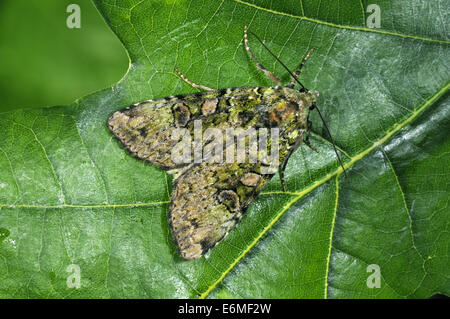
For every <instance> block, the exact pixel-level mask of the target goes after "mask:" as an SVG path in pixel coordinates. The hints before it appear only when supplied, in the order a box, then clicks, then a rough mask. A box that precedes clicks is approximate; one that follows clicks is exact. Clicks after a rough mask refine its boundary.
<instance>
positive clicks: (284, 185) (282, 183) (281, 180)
mask: <svg viewBox="0 0 450 319" xmlns="http://www.w3.org/2000/svg"><path fill="white" fill-rule="evenodd" d="M299 145H300V144H299ZM296 149H297V147H296V146H295V145H294V146H293V147H292V148H291V149H290V150H289V153H288V154H287V155H286V160H285V161H283V164H281V167H280V169H279V170H278V173H279V175H280V182H281V187H283V192H287V188H286V181H285V180H284V171H285V170H286V165H287V162H288V161H287V159H289V157H291V154H292V153H293V152H294V150H296Z"/></svg>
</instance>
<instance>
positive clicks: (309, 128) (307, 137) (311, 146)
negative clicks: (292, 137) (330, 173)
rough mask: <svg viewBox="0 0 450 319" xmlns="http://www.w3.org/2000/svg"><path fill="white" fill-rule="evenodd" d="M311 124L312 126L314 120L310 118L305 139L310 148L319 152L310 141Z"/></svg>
mask: <svg viewBox="0 0 450 319" xmlns="http://www.w3.org/2000/svg"><path fill="white" fill-rule="evenodd" d="M311 126H312V122H311V121H310V120H308V131H307V134H306V137H305V140H304V141H303V142H304V143H305V144H306V146H308V147H309V148H310V149H312V150H313V151H315V152H317V153H319V150H318V149H317V148H316V147H314V146H313V145H312V144H311V143H310V142H309V132H311Z"/></svg>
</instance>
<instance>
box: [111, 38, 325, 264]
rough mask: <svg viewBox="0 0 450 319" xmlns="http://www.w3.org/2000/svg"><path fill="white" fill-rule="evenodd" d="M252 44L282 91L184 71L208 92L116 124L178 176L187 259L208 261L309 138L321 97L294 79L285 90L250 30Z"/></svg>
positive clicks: (177, 203) (124, 114) (176, 198)
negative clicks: (209, 81)
mask: <svg viewBox="0 0 450 319" xmlns="http://www.w3.org/2000/svg"><path fill="white" fill-rule="evenodd" d="M244 39H245V47H246V50H247V52H248V54H249V55H250V57H251V58H252V59H253V60H254V61H255V63H256V65H257V67H258V68H259V69H260V70H262V71H263V72H264V73H266V75H267V76H268V77H269V78H270V79H272V80H274V81H275V82H277V84H278V85H277V86H274V87H237V88H229V89H224V90H213V89H210V88H207V87H205V86H201V85H197V84H194V83H192V82H190V81H189V80H188V79H186V78H185V77H184V76H183V75H181V74H180V76H181V77H182V79H183V80H185V81H186V82H187V83H189V84H191V85H192V86H194V87H196V88H201V89H206V92H201V93H194V94H188V95H182V96H176V97H174V96H171V97H167V98H161V99H155V100H148V101H144V102H141V103H137V104H134V105H132V106H130V107H128V108H126V109H123V110H120V111H117V112H115V113H114V114H113V115H112V116H111V117H110V118H109V120H108V127H109V129H110V131H111V132H112V133H113V134H114V136H115V137H116V138H117V139H118V140H119V141H120V142H121V144H122V145H123V147H124V148H125V149H127V150H128V151H129V152H130V153H131V154H132V155H134V156H135V157H137V158H138V159H140V160H143V161H146V162H149V163H151V164H154V165H156V166H158V167H159V168H161V169H163V170H165V171H168V172H169V173H173V174H175V178H174V186H173V192H172V198H171V203H170V207H169V224H170V227H171V232H172V235H173V238H174V241H175V243H176V245H177V247H178V249H179V251H180V254H181V256H182V257H183V258H185V259H195V258H199V257H201V256H202V255H203V254H204V253H205V252H207V251H208V250H209V249H210V248H212V247H214V246H215V245H216V244H217V243H218V242H219V241H220V240H222V239H223V238H224V237H225V236H226V235H227V234H228V232H229V231H230V230H231V229H232V228H233V227H234V226H235V225H236V223H237V222H238V221H239V219H240V218H241V217H242V215H243V214H244V212H245V211H246V209H247V208H248V206H249V205H250V204H251V202H252V201H253V200H254V199H255V197H256V196H257V195H258V193H259V192H260V191H261V190H262V189H263V187H264V186H265V185H266V184H267V182H268V181H269V180H270V179H271V178H272V176H273V175H274V174H275V173H276V171H277V170H278V168H279V167H281V173H282V171H283V170H284V167H285V164H286V162H287V160H288V158H289V156H290V155H291V154H292V152H293V151H294V150H295V149H296V148H297V147H298V146H299V145H300V144H301V143H302V141H307V137H308V133H309V128H310V125H309V124H310V122H309V120H308V117H309V111H310V108H311V109H312V108H313V106H314V102H315V100H316V99H317V97H318V92H316V91H307V90H306V89H304V88H303V89H301V90H297V89H295V88H294V84H295V82H294V79H293V81H292V83H291V84H289V85H286V86H283V85H282V84H281V82H280V81H279V80H278V78H277V77H276V76H275V75H273V74H272V73H270V72H269V71H267V70H266V69H265V68H264V67H263V66H262V65H261V64H260V63H258V62H257V61H256V59H255V58H254V56H253V54H252V52H251V51H250V48H249V46H248V41H247V33H246V32H245V38H244ZM305 60H306V58H305V59H304V60H303V62H302V63H301V65H300V67H301V66H302V65H303V63H304V61H305ZM177 72H178V71H177ZM296 73H297V74H298V72H296ZM295 80H296V79H295ZM269 136H270V137H269ZM280 165H281V166H280ZM280 175H282V174H280ZM282 183H283V185H284V180H282Z"/></svg>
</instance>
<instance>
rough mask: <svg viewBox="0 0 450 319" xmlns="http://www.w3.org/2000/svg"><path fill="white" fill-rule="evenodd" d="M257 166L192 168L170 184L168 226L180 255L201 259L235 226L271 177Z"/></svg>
mask: <svg viewBox="0 0 450 319" xmlns="http://www.w3.org/2000/svg"><path fill="white" fill-rule="evenodd" d="M259 166H260V165H259V164H250V163H232V164H228V163H222V164H208V163H201V164H192V166H190V167H187V168H186V169H185V170H184V171H183V172H182V173H181V174H180V175H179V176H178V177H177V178H176V179H175V181H174V187H173V193H172V201H171V205H170V210H169V222H170V226H171V229H172V235H173V237H174V240H175V243H176V245H177V247H178V249H179V251H180V254H181V256H182V257H183V258H185V259H195V258H199V257H201V256H202V255H203V254H204V253H205V252H207V251H208V250H209V249H211V248H212V247H214V246H215V245H216V244H217V243H218V242H219V241H221V240H222V239H223V238H224V237H225V236H226V235H227V234H228V232H229V231H230V230H231V229H232V228H233V227H234V226H235V225H236V223H237V222H238V221H239V219H240V218H241V217H242V214H243V213H244V212H245V210H246V209H247V207H248V206H249V205H250V203H251V202H252V201H253V199H254V198H255V197H256V196H257V194H258V193H259V192H260V191H261V189H262V188H263V187H264V186H265V185H266V184H267V182H268V181H269V180H270V179H271V178H272V176H273V175H264V174H260V173H258V171H259Z"/></svg>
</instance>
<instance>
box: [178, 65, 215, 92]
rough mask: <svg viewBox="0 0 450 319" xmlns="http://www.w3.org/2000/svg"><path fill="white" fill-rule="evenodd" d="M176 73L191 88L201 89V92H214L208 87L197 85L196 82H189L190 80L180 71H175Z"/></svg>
mask: <svg viewBox="0 0 450 319" xmlns="http://www.w3.org/2000/svg"><path fill="white" fill-rule="evenodd" d="M175 72H177V74H178V76H179V77H180V78H181V79H182V80H183V81H184V82H186V83H187V84H189V85H190V86H192V87H194V88H196V89H200V90H206V91H214V89H211V88H209V87H207V86H204V85H201V84H195V83H194V82H191V81H189V79H188V78H187V77H185V76H184V74H183V73H181V72H180V71H178V69H175Z"/></svg>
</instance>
